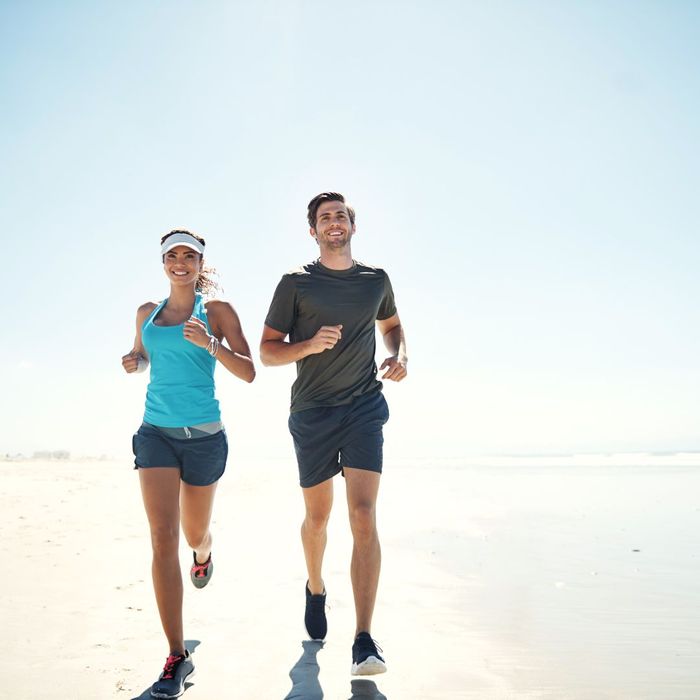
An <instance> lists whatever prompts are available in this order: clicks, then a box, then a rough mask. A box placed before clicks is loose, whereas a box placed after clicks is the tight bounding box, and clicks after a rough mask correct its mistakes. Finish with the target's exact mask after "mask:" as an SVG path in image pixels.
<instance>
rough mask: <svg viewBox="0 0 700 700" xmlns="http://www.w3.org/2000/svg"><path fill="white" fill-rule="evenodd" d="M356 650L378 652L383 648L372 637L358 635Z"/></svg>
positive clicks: (382, 650)
mask: <svg viewBox="0 0 700 700" xmlns="http://www.w3.org/2000/svg"><path fill="white" fill-rule="evenodd" d="M357 650H358V652H361V651H369V652H379V653H380V654H381V653H383V652H384V649H382V648H381V647H380V646H379V644H377V641H376V640H375V639H372V637H359V638H358V640H357Z"/></svg>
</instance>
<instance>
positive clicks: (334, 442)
mask: <svg viewBox="0 0 700 700" xmlns="http://www.w3.org/2000/svg"><path fill="white" fill-rule="evenodd" d="M388 420H389V407H388V406H387V403H386V399H385V398H384V394H382V392H381V391H373V392H372V393H370V394H364V395H363V396H358V397H357V398H356V399H355V400H354V401H353V402H352V403H349V404H345V405H343V406H322V407H320V408H307V409H306V410H304V411H297V412H296V413H292V414H290V416H289V422H288V425H289V432H290V433H291V434H292V438H293V439H294V450H295V452H296V454H297V463H298V465H299V483H300V484H301V486H302V487H303V488H309V487H310V486H316V484H320V483H321V482H323V481H326V479H330V478H332V477H334V476H335V475H336V474H337V473H338V472H340V471H341V470H342V468H343V467H352V468H355V469H367V470H368V471H372V472H379V473H380V474H381V471H382V456H383V455H382V452H383V446H384V436H383V434H382V427H383V426H384V424H385V423H386V422H387V421H388Z"/></svg>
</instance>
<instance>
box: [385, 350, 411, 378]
mask: <svg viewBox="0 0 700 700" xmlns="http://www.w3.org/2000/svg"><path fill="white" fill-rule="evenodd" d="M407 364H408V360H406V358H401V359H399V358H398V356H397V355H394V356H392V357H387V358H386V360H384V362H382V365H381V367H380V368H379V369H380V371H381V370H383V369H384V368H388V369H387V370H386V372H384V374H383V375H382V379H391V381H392V382H400V381H401V380H402V379H405V378H406V375H407V374H408V369H407V368H406V366H407Z"/></svg>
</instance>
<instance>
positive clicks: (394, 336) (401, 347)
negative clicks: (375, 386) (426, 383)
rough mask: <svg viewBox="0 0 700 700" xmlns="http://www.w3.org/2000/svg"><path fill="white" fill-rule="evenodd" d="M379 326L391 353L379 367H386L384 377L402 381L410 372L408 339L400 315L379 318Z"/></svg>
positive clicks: (381, 368)
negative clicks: (408, 367) (407, 353)
mask: <svg viewBox="0 0 700 700" xmlns="http://www.w3.org/2000/svg"><path fill="white" fill-rule="evenodd" d="M377 328H379V332H380V333H381V334H382V338H383V339H384V345H385V346H386V349H387V350H388V351H389V352H390V353H391V356H390V357H387V358H386V360H384V362H382V364H381V366H380V367H379V369H380V370H383V369H385V368H386V370H387V371H386V372H385V373H384V374H383V375H382V379H391V380H392V381H394V382H400V381H401V380H402V379H405V377H406V375H407V374H408V369H407V365H408V356H407V355H406V339H405V338H404V334H403V328H402V326H401V320H400V319H399V315H398V314H394V315H393V316H390V317H389V318H385V319H383V320H381V321H379V320H378V321H377Z"/></svg>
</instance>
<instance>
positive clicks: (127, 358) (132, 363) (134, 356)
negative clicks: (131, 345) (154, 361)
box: [122, 350, 143, 374]
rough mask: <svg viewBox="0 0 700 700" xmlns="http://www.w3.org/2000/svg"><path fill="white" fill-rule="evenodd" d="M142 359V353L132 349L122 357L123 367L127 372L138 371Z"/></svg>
mask: <svg viewBox="0 0 700 700" xmlns="http://www.w3.org/2000/svg"><path fill="white" fill-rule="evenodd" d="M142 360H143V358H142V357H141V355H139V353H137V352H136V351H135V350H132V351H131V352H130V353H128V354H127V355H124V356H123V357H122V367H123V368H124V371H125V372H127V374H131V373H132V372H138V371H139V362H140V361H142Z"/></svg>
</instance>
